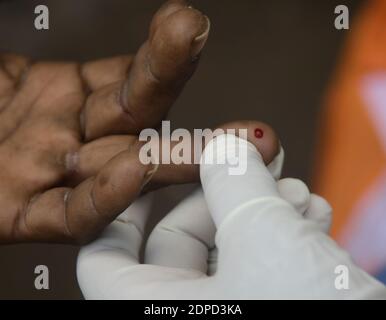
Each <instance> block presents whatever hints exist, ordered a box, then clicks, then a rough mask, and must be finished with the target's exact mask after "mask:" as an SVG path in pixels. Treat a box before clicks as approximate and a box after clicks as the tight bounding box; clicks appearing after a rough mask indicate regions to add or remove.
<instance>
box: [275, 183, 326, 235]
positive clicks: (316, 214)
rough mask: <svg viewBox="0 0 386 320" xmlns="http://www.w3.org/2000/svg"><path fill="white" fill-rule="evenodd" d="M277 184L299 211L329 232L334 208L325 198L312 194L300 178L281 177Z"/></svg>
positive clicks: (282, 194)
mask: <svg viewBox="0 0 386 320" xmlns="http://www.w3.org/2000/svg"><path fill="white" fill-rule="evenodd" d="M277 186H278V189H279V193H280V196H281V197H282V198H283V199H284V200H286V201H288V202H289V203H290V204H292V206H293V207H294V208H295V209H296V211H297V212H298V213H300V214H301V215H303V216H304V218H306V219H308V220H312V221H315V222H316V223H317V224H318V226H319V227H320V228H321V230H322V231H323V232H325V233H328V232H329V230H330V226H331V215H332V209H331V206H330V205H329V204H328V202H327V201H326V200H325V199H323V198H322V197H320V196H318V195H316V194H311V193H310V191H309V189H308V187H307V186H306V184H305V183H304V182H303V181H301V180H299V179H293V178H285V179H281V180H279V181H278V184H277Z"/></svg>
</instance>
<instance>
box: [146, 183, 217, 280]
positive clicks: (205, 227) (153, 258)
mask: <svg viewBox="0 0 386 320" xmlns="http://www.w3.org/2000/svg"><path fill="white" fill-rule="evenodd" d="M215 232H216V230H215V226H214V223H213V220H212V218H211V216H210V213H209V211H208V207H207V205H206V202H205V198H204V195H203V192H202V190H201V189H200V190H197V191H196V192H194V193H193V194H192V195H190V196H189V197H188V198H187V199H185V200H184V201H183V202H182V203H180V204H179V205H178V206H177V207H176V208H174V209H173V210H172V211H171V212H170V213H169V214H168V215H167V216H166V217H165V218H164V219H163V220H162V221H161V222H160V223H159V224H158V225H157V226H156V227H155V228H154V230H153V231H152V233H151V235H150V237H149V240H148V242H147V245H146V250H145V263H147V264H155V265H160V266H168V267H176V268H185V269H194V270H198V271H200V272H202V273H204V274H206V273H207V270H208V250H210V249H211V248H213V246H214V236H215Z"/></svg>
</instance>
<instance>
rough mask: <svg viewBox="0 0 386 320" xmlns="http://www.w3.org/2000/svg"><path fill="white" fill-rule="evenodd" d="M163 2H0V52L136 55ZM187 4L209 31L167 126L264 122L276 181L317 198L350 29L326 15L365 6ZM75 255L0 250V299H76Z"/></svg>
mask: <svg viewBox="0 0 386 320" xmlns="http://www.w3.org/2000/svg"><path fill="white" fill-rule="evenodd" d="M162 2H163V1H161V0H82V1H78V0H52V1H43V0H39V1H33V0H24V1H23V0H10V1H0V51H7V52H16V53H22V54H25V55H29V56H31V57H33V58H35V59H48V60H80V61H86V60H90V59H96V58H101V57H105V56H110V55H116V54H122V53H128V52H130V53H134V52H135V51H136V49H137V48H138V47H139V46H140V44H141V43H142V42H143V41H144V40H145V39H146V34H147V28H148V25H149V22H150V20H151V17H152V15H153V13H154V12H155V11H156V10H157V8H158V7H159V6H160V5H161V3H162ZM366 2H367V1H366ZM369 2H370V1H369ZM381 2H384V1H381ZM192 3H193V5H194V6H195V7H196V8H198V9H200V10H201V11H202V12H204V13H205V14H206V15H208V16H209V18H210V19H211V22H212V29H211V34H210V37H209V41H208V43H207V46H206V49H205V50H204V54H203V56H202V60H201V63H200V67H199V69H198V71H197V72H196V74H195V76H194V77H193V79H192V80H191V81H190V83H189V85H188V86H187V87H186V89H185V90H184V92H183V94H182V96H181V97H180V98H179V100H178V101H177V103H176V104H175V105H174V107H173V109H172V111H171V112H170V117H169V118H170V120H171V121H172V126H173V127H175V128H177V127H186V128H188V129H193V128H203V127H212V126H214V125H216V124H218V123H222V122H226V121H229V120H234V119H259V120H264V121H266V122H268V123H270V124H271V125H272V126H273V127H274V128H275V129H276V130H277V131H278V133H279V136H280V137H281V141H282V144H283V145H284V147H285V149H286V162H285V170H284V175H285V176H293V177H298V178H301V179H303V180H305V181H306V182H307V183H311V182H313V183H314V184H315V186H316V188H317V189H318V190H320V191H321V192H322V193H323V191H324V190H325V188H326V183H324V181H323V179H319V180H318V175H317V174H316V175H315V174H313V173H315V165H313V163H314V159H315V157H318V159H319V158H320V159H327V158H328V156H327V153H326V152H323V154H320V157H319V156H315V155H317V154H318V152H322V151H323V150H325V149H326V143H325V141H324V140H325V139H323V134H321V133H319V134H318V133H317V132H318V128H319V127H320V119H321V118H322V114H323V112H322V109H323V110H324V108H322V107H323V106H324V105H325V104H326V103H327V102H326V96H328V95H327V92H329V91H330V90H329V88H330V87H331V81H332V79H333V78H334V75H335V73H336V72H335V71H336V67H337V66H338V65H340V64H339V61H341V60H342V59H343V58H344V56H343V55H342V52H343V51H344V50H343V48H344V45H345V44H346V42H347V41H346V39H347V38H348V37H350V36H351V33H352V30H353V29H350V31H345V30H336V29H335V27H334V20H335V17H336V15H335V14H334V9H335V7H336V6H337V5H339V4H345V5H347V6H348V7H349V9H350V17H351V20H350V22H351V26H353V25H354V23H355V21H356V17H357V16H358V13H359V12H361V10H360V9H361V8H362V6H363V4H364V3H365V1H359V0H350V1H343V0H316V1H309V0H291V1H288V0H269V1H268V0H240V1H234V0H221V1H220V0H217V1H214V0H206V1H204V0H193V1H192ZM38 4H45V5H47V6H48V7H49V10H50V30H48V31H37V30H36V29H35V28H34V18H35V15H34V8H35V6H36V5H38ZM385 21H386V19H385ZM383 40H386V39H383ZM384 42H385V41H384ZM327 118H328V116H327V117H326V119H327ZM338 126H339V125H338ZM354 129H355V128H354ZM320 132H322V133H323V131H320ZM321 135H322V136H321ZM331 139H332V140H333V139H334V137H332V138H331ZM332 140H329V141H330V142H331V141H332ZM327 145H328V143H327ZM319 148H320V150H319ZM316 163H319V162H316ZM321 166H323V164H321ZM327 171H328V170H327ZM327 171H326V170H324V172H325V173H326V175H327V174H328V172H327ZM312 177H313V179H312ZM341 188H343V189H344V185H342V186H341ZM191 189H192V186H183V187H169V188H166V189H164V190H161V191H158V192H157V193H156V200H155V203H154V212H155V215H156V216H157V217H161V216H162V215H163V214H165V213H167V211H168V210H169V209H171V208H172V207H173V206H174V205H175V204H176V203H177V202H178V201H179V199H181V198H182V197H183V196H184V195H186V194H187V193H188V192H189V191H190V190H191ZM326 194H327V193H326ZM333 200H334V199H333ZM336 232H338V231H336ZM385 243H386V241H385ZM77 252H78V248H77V247H72V246H66V245H63V246H62V245H43V244H28V245H10V246H1V247H0V299H10V298H16V299H28V298H29V299H41V298H50V299H81V298H82V295H81V292H80V290H79V288H78V285H77V282H76V275H75V262H76V255H77ZM39 264H43V265H47V266H48V267H49V270H50V290H41V291H37V290H36V289H35V288H34V279H35V275H34V268H35V266H36V265H39Z"/></svg>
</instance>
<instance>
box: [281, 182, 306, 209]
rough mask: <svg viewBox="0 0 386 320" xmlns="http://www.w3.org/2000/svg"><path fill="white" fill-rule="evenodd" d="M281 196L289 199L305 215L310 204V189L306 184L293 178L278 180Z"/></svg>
mask: <svg viewBox="0 0 386 320" xmlns="http://www.w3.org/2000/svg"><path fill="white" fill-rule="evenodd" d="M277 188H278V190H279V193H280V196H281V197H282V198H283V199H284V200H286V201H288V202H289V203H290V204H292V206H293V207H294V208H295V209H296V211H297V212H299V213H300V214H301V215H303V214H304V213H305V212H306V210H307V208H308V207H309V204H310V191H309V190H308V188H307V186H306V184H305V183H304V182H303V181H301V180H299V179H293V178H284V179H281V180H279V181H278V182H277Z"/></svg>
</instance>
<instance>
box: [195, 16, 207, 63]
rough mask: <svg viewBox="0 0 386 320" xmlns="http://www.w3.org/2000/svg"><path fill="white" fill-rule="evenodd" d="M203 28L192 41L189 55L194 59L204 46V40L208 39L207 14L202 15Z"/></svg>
mask: <svg viewBox="0 0 386 320" xmlns="http://www.w3.org/2000/svg"><path fill="white" fill-rule="evenodd" d="M203 21H204V22H203V27H202V28H203V29H204V31H203V32H202V33H201V34H200V35H198V36H197V37H196V38H195V39H194V40H193V43H192V47H191V56H192V59H193V60H195V59H196V58H197V56H198V55H199V54H200V52H201V51H202V49H203V48H204V46H205V43H206V40H208V36H209V30H210V20H209V18H208V17H207V16H204V15H203Z"/></svg>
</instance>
